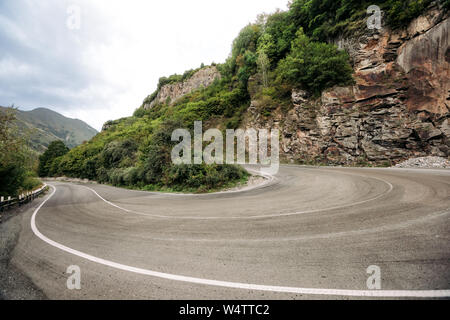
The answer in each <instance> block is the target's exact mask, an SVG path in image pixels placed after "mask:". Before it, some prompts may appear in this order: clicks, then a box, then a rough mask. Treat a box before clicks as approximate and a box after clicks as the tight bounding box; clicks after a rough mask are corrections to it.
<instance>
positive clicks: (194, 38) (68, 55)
mask: <svg viewBox="0 0 450 320" xmlns="http://www.w3.org/2000/svg"><path fill="white" fill-rule="evenodd" d="M287 2H288V1H287V0H189V1H187V0H160V1H137V0H135V1H134V0H126V1H125V0H122V1H113V0H72V1H64V0H63V1H61V0H39V1H36V0H8V1H5V0H1V1H0V105H3V106H10V105H12V104H14V105H15V106H16V107H19V108H20V109H22V110H30V109H34V108H37V107H47V108H50V109H53V110H55V111H57V112H60V113H62V114H63V115H65V116H68V117H72V118H78V119H81V120H84V121H86V122H87V123H88V124H90V125H91V126H93V127H94V128H96V129H97V130H99V129H101V126H102V124H103V123H104V122H106V121H107V120H110V119H117V118H120V117H124V116H129V115H131V114H132V113H133V111H134V110H135V109H136V108H137V107H139V106H140V105H141V103H142V101H143V99H144V98H145V97H146V96H147V95H149V94H150V93H152V92H153V91H154V90H155V89H156V84H157V81H158V79H159V78H160V77H161V76H169V75H171V74H173V73H183V72H184V71H185V70H187V69H192V68H197V67H199V66H200V64H201V63H202V62H203V63H205V64H210V63H211V62H224V61H225V59H226V58H227V56H228V55H229V53H230V51H231V43H232V41H233V39H234V38H235V37H236V36H237V35H238V33H239V30H240V29H242V28H243V27H244V26H245V25H247V24H248V23H249V22H253V21H255V19H256V17H257V15H258V14H259V13H263V12H266V13H270V12H273V11H274V10H276V9H277V8H280V9H283V10H285V9H286V7H287ZM78 13H79V14H78Z"/></svg>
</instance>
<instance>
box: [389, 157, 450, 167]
mask: <svg viewBox="0 0 450 320" xmlns="http://www.w3.org/2000/svg"><path fill="white" fill-rule="evenodd" d="M395 167H396V168H444V169H450V161H449V160H448V159H446V158H442V157H422V158H413V159H409V160H406V161H404V162H402V163H399V164H397V165H396V166H395Z"/></svg>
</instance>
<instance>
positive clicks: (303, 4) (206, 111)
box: [50, 0, 448, 190]
mask: <svg viewBox="0 0 450 320" xmlns="http://www.w3.org/2000/svg"><path fill="white" fill-rule="evenodd" d="M431 2H432V1H430V0H409V1H401V0H385V1H359V0H294V1H292V2H291V3H290V5H289V10H287V11H278V12H275V13H273V14H271V15H266V16H260V18H259V19H258V20H257V22H255V23H253V24H249V25H248V26H246V27H245V28H243V29H242V31H241V32H240V34H239V35H238V36H237V38H236V39H235V40H234V42H233V46H232V51H231V55H230V57H229V58H228V59H227V61H225V62H224V63H222V64H218V65H217V69H218V70H219V71H220V74H221V78H220V79H217V80H216V81H215V82H214V83H213V84H212V85H210V86H209V87H207V88H201V89H198V90H195V91H193V92H191V93H189V94H187V95H185V96H184V97H182V98H181V99H179V100H178V101H176V102H174V103H171V102H170V101H166V102H163V103H159V104H156V105H155V106H153V107H152V108H151V109H145V108H144V105H147V104H149V103H150V102H152V101H153V100H154V99H155V98H156V97H157V95H158V92H159V90H161V88H162V87H163V86H164V85H167V84H171V83H172V84H173V83H176V82H180V81H185V80H187V79H188V78H189V77H190V76H192V74H193V71H187V72H186V73H185V74H184V75H173V76H170V77H168V78H166V77H164V78H161V79H160V82H159V84H158V87H157V90H156V91H155V92H154V93H153V94H151V95H149V96H148V97H147V98H146V99H145V100H144V103H143V106H142V107H140V108H138V109H137V110H136V112H135V113H134V115H133V116H131V117H128V118H124V119H119V120H116V121H111V122H109V123H108V124H107V128H108V129H107V130H104V131H103V132H101V133H100V134H98V135H97V136H96V137H94V138H93V139H92V140H90V141H89V142H88V143H86V144H83V145H81V146H79V147H77V148H74V149H72V150H71V151H70V152H69V153H68V154H66V155H65V156H63V157H60V158H57V159H56V160H55V163H54V165H53V166H52V168H53V169H51V170H50V174H52V175H66V176H72V177H81V178H89V179H95V180H98V181H100V182H106V183H111V184H114V185H118V186H128V187H139V188H144V189H164V188H174V189H177V190H183V189H186V188H187V189H194V190H203V189H214V188H220V187H223V186H224V185H226V184H227V183H229V182H235V181H238V180H242V179H245V174H243V173H242V172H241V170H240V169H238V168H236V167H233V166H206V165H197V166H196V165H190V166H186V165H185V166H175V165H172V164H171V162H170V150H171V147H172V145H173V143H172V142H171V141H170V134H171V132H172V130H173V129H175V128H191V129H192V127H193V123H194V121H196V120H202V121H203V124H204V126H205V128H211V127H216V128H220V129H222V130H225V129H226V128H237V127H239V125H240V124H241V121H242V117H243V114H244V113H245V111H246V110H247V108H248V107H249V106H250V96H252V98H256V99H258V101H260V102H261V106H260V108H261V114H262V115H263V116H265V117H270V115H271V111H272V110H273V108H274V106H280V105H281V106H283V108H284V110H285V112H287V111H288V110H289V108H290V107H291V104H290V97H291V92H292V89H293V88H302V89H305V90H307V91H309V92H310V93H311V94H312V95H315V96H319V95H320V93H321V91H323V90H324V89H327V88H330V87H333V86H335V85H347V84H350V83H352V82H353V79H352V73H353V70H352V66H351V64H350V61H349V56H348V54H347V53H346V52H344V51H340V50H338V49H337V48H336V47H335V46H334V45H332V44H329V43H327V41H328V40H329V39H333V38H334V37H336V36H338V35H346V34H353V33H355V32H357V30H360V29H361V28H364V27H365V19H366V17H367V13H366V8H367V7H368V6H369V5H373V4H378V5H379V6H380V7H381V8H382V9H383V10H384V12H385V17H386V21H387V23H388V25H389V26H391V27H392V28H399V27H402V26H405V25H406V24H407V23H408V22H409V21H411V20H412V19H413V18H414V17H417V16H418V15H420V14H421V13H422V12H423V11H424V10H425V9H426V8H427V6H428V5H429V4H430V3H431ZM444 2H445V5H446V6H447V7H448V1H447V0H446V1H444ZM252 79H253V80H252ZM254 79H260V82H261V83H262V86H259V87H261V88H262V89H258V90H255V92H251V91H252V83H251V82H252V81H254Z"/></svg>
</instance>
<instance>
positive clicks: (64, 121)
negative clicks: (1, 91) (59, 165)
mask: <svg viewBox="0 0 450 320" xmlns="http://www.w3.org/2000/svg"><path fill="white" fill-rule="evenodd" d="M0 109H3V110H5V109H7V108H3V107H0ZM16 118H17V120H16V124H17V127H18V132H19V134H20V133H21V132H23V133H26V134H25V135H26V138H27V139H29V145H30V147H31V148H32V149H33V150H34V151H36V152H37V153H43V152H44V151H45V150H46V149H47V147H48V146H49V144H50V143H51V142H52V141H54V140H62V141H64V143H65V144H67V146H68V147H69V148H73V147H76V146H78V145H80V144H81V143H82V142H83V141H87V140H89V139H91V138H92V137H93V136H95V135H96V134H97V131H96V130H95V129H94V128H91V127H90V126H89V125H87V124H86V123H84V122H83V121H81V120H76V119H70V118H66V117H64V116H63V115H61V114H59V113H57V112H55V111H52V110H49V109H45V108H37V109H34V110H31V111H23V110H16ZM29 132H31V134H28V133H29Z"/></svg>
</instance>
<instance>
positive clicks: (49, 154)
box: [38, 140, 69, 177]
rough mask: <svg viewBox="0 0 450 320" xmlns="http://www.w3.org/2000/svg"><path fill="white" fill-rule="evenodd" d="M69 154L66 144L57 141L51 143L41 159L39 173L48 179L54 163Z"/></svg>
mask: <svg viewBox="0 0 450 320" xmlns="http://www.w3.org/2000/svg"><path fill="white" fill-rule="evenodd" d="M67 152H69V148H67V147H66V145H65V144H64V142H62V141H61V140H56V141H53V142H51V143H50V145H49V146H48V148H47V150H46V151H45V152H44V153H43V154H42V155H41V156H40V157H39V168H38V173H39V176H40V177H46V176H48V175H49V173H50V169H51V168H52V164H53V161H54V160H55V159H56V158H59V157H61V156H63V155H65V154H66V153H67Z"/></svg>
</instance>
